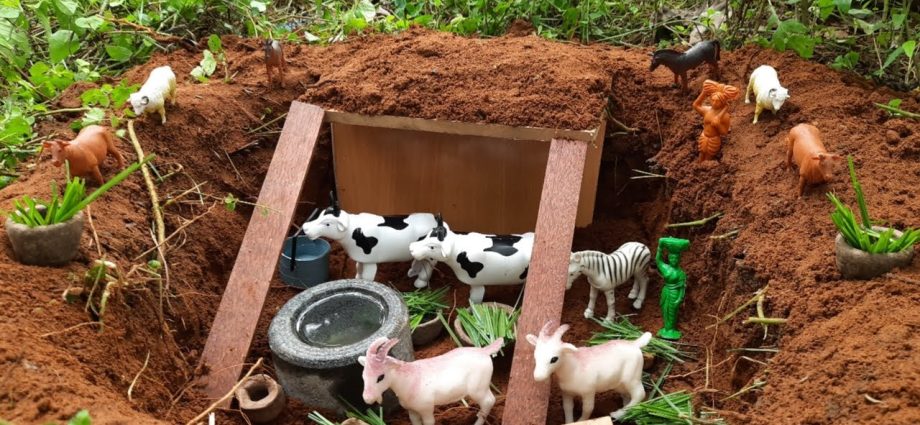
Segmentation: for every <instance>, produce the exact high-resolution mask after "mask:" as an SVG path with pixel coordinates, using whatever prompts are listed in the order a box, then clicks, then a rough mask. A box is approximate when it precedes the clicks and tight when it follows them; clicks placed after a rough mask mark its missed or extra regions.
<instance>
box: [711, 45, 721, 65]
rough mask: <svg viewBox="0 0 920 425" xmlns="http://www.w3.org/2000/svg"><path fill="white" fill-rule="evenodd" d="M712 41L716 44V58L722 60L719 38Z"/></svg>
mask: <svg viewBox="0 0 920 425" xmlns="http://www.w3.org/2000/svg"><path fill="white" fill-rule="evenodd" d="M712 43H713V44H715V45H716V60H717V61H720V60H722V44H721V43H719V40H712Z"/></svg>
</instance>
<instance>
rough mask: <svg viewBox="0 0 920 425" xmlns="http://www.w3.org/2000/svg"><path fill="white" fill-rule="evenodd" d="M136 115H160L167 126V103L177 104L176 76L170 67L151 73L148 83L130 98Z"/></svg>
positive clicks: (163, 67)
mask: <svg viewBox="0 0 920 425" xmlns="http://www.w3.org/2000/svg"><path fill="white" fill-rule="evenodd" d="M128 100H129V101H130V102H131V106H132V107H133V108H134V115H137V116H141V115H143V114H145V113H149V112H151V111H157V112H159V113H160V119H161V123H162V124H166V106H165V105H166V101H167V100H169V101H170V105H174V106H175V104H176V74H174V73H173V71H172V68H170V67H169V66H161V67H158V68H154V69H153V71H150V76H149V77H147V81H145V82H144V85H143V86H141V89H140V90H138V91H137V92H136V93H131V95H130V96H128Z"/></svg>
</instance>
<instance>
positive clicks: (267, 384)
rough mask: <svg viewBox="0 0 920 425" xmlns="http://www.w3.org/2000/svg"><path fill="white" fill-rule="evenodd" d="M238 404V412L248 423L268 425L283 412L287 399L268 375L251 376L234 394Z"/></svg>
mask: <svg viewBox="0 0 920 425" xmlns="http://www.w3.org/2000/svg"><path fill="white" fill-rule="evenodd" d="M234 395H235V396H236V399H237V401H239V403H240V410H242V411H243V413H245V414H246V417H247V418H249V420H250V421H252V422H255V423H258V424H264V423H269V422H271V421H273V420H275V418H277V417H278V415H280V414H281V411H282V410H284V406H285V403H286V402H287V398H286V397H285V396H284V390H283V389H282V388H281V386H280V385H278V383H277V382H275V380H274V379H272V377H271V376H268V375H261V374H260V375H252V376H250V377H249V378H246V380H245V381H244V382H243V383H242V384H241V385H240V387H239V388H237V389H236V392H235V393H234Z"/></svg>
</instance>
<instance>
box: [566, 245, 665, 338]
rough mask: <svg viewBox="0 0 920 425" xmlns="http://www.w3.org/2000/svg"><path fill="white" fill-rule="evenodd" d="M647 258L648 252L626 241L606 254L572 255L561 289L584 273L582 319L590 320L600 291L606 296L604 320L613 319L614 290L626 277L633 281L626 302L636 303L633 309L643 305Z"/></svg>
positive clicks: (568, 286)
mask: <svg viewBox="0 0 920 425" xmlns="http://www.w3.org/2000/svg"><path fill="white" fill-rule="evenodd" d="M651 258H652V253H651V251H649V249H648V247H647V246H645V245H643V244H641V243H639V242H626V243H624V244H623V245H620V247H619V248H617V250H616V251H614V252H612V253H610V254H609V255H608V254H605V253H603V252H600V251H578V252H573V253H572V255H571V256H569V280H568V283H566V286H565V289H566V290H568V289H571V288H572V282H574V281H575V279H578V277H579V276H581V275H582V274H584V275H585V277H586V278H587V279H588V284H589V285H590V286H591V293H590V295H589V297H590V298H588V308H586V309H585V318H586V319H590V318H592V317H594V301H595V300H596V299H597V292H598V291H603V292H604V295H605V296H606V297H607V318H606V319H607V320H613V317H614V313H615V312H614V290H615V289H616V287H617V286H620V285H622V284H623V283H626V281H627V280H629V279H630V278H632V280H633V287H632V290H631V291H629V299H631V300H632V299H634V300H636V301H635V302H633V308H635V309H637V310H638V309H640V308H642V303H643V302H645V290H646V288H647V287H648V274H647V273H648V264H649V262H650V261H651Z"/></svg>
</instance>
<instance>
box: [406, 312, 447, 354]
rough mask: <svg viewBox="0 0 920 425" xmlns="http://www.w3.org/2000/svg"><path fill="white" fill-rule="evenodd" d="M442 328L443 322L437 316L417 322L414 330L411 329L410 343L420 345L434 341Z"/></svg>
mask: <svg viewBox="0 0 920 425" xmlns="http://www.w3.org/2000/svg"><path fill="white" fill-rule="evenodd" d="M443 330H444V324H443V323H441V319H438V317H437V316H435V317H434V319H431V320H429V321H427V322H422V323H419V325H418V326H416V328H415V330H413V331H412V345H413V346H415V347H421V346H423V345H425V344H428V343H430V342H431V341H434V340H435V338H437V337H438V336H439V335H441V332H442V331H443Z"/></svg>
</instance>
